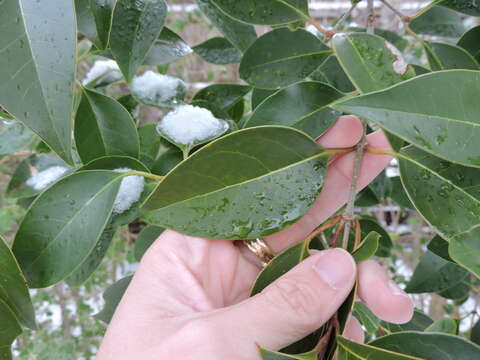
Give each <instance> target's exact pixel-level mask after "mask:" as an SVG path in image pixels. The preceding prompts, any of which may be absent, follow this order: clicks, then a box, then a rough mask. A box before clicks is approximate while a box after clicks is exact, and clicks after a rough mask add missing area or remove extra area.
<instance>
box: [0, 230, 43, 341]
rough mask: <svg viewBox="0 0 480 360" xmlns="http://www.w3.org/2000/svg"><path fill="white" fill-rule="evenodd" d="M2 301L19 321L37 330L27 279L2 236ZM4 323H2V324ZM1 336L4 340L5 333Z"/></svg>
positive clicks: (0, 260) (0, 239)
mask: <svg viewBox="0 0 480 360" xmlns="http://www.w3.org/2000/svg"><path fill="white" fill-rule="evenodd" d="M0 282H1V284H2V286H0V301H1V302H2V303H3V306H6V307H8V308H9V309H10V310H11V311H12V312H13V314H14V315H15V317H16V318H17V319H18V321H19V322H20V323H21V324H22V325H24V326H26V327H29V328H30V329H35V328H36V324H35V310H34V309H33V305H32V301H31V299H30V295H29V293H28V288H27V286H26V282H25V278H24V277H23V275H22V271H21V270H20V267H19V266H18V263H17V260H15V257H14V256H13V254H12V252H11V251H10V248H9V247H8V246H7V243H6V242H5V240H4V239H3V238H2V237H1V236H0ZM1 323H2V322H1V321H0V324H1ZM1 328H2V326H1V325H0V334H2V336H1V337H0V338H3V335H4V334H3V332H2V331H1Z"/></svg>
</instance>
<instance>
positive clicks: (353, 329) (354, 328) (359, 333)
mask: <svg viewBox="0 0 480 360" xmlns="http://www.w3.org/2000/svg"><path fill="white" fill-rule="evenodd" d="M343 336H344V337H346V338H347V339H350V340H352V341H355V342H357V343H363V342H364V341H365V334H364V333H363V329H362V325H361V324H360V322H359V321H358V320H357V318H356V317H355V316H353V315H351V314H350V316H349V317H348V320H347V324H346V325H345V331H344V332H343Z"/></svg>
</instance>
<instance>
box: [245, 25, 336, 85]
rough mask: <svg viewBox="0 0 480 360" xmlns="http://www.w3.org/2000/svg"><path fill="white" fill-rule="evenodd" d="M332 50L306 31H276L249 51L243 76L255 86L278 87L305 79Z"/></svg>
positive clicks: (264, 36) (261, 38)
mask: <svg viewBox="0 0 480 360" xmlns="http://www.w3.org/2000/svg"><path fill="white" fill-rule="evenodd" d="M329 54H331V50H330V49H329V48H328V47H327V46H326V45H324V44H323V43H322V42H321V41H320V40H319V39H318V38H317V37H316V36H315V35H313V34H311V33H309V32H308V31H306V30H303V29H298V30H295V31H291V30H290V29H288V28H279V29H275V30H272V31H270V32H268V33H266V34H265V35H263V36H261V37H259V38H258V39H257V40H256V41H255V42H254V43H253V44H252V45H251V46H250V47H249V48H248V49H247V51H246V52H245V54H244V56H243V58H242V61H241V63H240V77H241V78H242V79H244V80H245V81H246V82H248V83H249V84H251V85H252V86H255V87H258V88H262V89H276V88H279V87H284V86H287V85H290V84H293V83H295V82H297V81H300V80H303V79H305V78H306V77H307V76H308V75H310V74H311V73H312V72H313V71H314V70H315V69H316V68H318V66H319V65H320V64H321V63H322V61H323V60H324V59H326V58H327V56H328V55H329Z"/></svg>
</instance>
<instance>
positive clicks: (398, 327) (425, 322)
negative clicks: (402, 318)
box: [380, 309, 433, 333]
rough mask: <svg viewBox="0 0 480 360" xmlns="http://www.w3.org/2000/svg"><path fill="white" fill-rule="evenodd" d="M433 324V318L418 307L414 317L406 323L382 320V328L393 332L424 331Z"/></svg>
mask: <svg viewBox="0 0 480 360" xmlns="http://www.w3.org/2000/svg"><path fill="white" fill-rule="evenodd" d="M431 324H433V320H432V319H430V318H429V317H428V316H427V315H425V314H424V313H423V312H421V311H420V310H418V309H415V311H414V312H413V317H412V319H411V320H410V321H409V322H408V323H406V324H392V323H388V322H386V321H382V322H380V325H381V326H382V328H384V329H385V330H387V331H389V332H392V333H396V332H402V331H424V330H425V329H426V328H427V327H429V326H430V325H431Z"/></svg>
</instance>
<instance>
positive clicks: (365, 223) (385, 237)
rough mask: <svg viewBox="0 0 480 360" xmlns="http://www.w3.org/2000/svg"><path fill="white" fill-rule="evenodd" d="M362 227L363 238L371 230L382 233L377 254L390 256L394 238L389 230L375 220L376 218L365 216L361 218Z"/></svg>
mask: <svg viewBox="0 0 480 360" xmlns="http://www.w3.org/2000/svg"><path fill="white" fill-rule="evenodd" d="M360 228H361V229H362V238H365V237H366V236H367V235H368V234H369V233H371V232H376V233H378V234H380V238H379V239H378V240H379V242H378V249H377V252H376V253H375V256H378V257H389V256H390V250H391V248H392V246H393V243H392V239H391V238H390V235H389V234H388V232H387V231H386V230H385V229H384V228H383V227H382V226H381V225H380V224H379V223H378V222H377V221H376V220H375V218H373V217H369V216H363V217H362V218H360Z"/></svg>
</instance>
